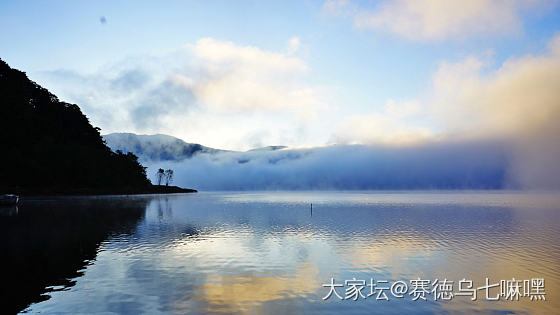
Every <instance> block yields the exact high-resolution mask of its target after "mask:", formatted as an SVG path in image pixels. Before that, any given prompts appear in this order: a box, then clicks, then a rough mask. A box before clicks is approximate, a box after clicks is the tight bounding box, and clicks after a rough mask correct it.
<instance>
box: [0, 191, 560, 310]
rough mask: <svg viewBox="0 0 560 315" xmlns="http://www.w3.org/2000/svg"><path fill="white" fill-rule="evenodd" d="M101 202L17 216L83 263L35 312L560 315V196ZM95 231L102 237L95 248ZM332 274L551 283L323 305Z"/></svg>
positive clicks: (287, 196)
mask: <svg viewBox="0 0 560 315" xmlns="http://www.w3.org/2000/svg"><path fill="white" fill-rule="evenodd" d="M95 200H96V201H97V202H98V206H97V207H96V206H93V205H92V201H91V200H81V201H80V202H82V205H81V206H79V205H76V204H74V205H70V204H68V205H64V204H65V203H66V201H64V202H62V204H60V202H58V201H57V202H55V204H58V205H57V206H53V204H51V201H41V202H38V203H37V204H36V205H35V206H36V209H35V210H34V211H31V210H27V209H28V208H27V206H28V205H27V204H25V205H24V206H25V207H22V209H20V214H19V215H18V216H17V217H18V218H19V217H21V216H23V215H24V214H25V215H26V216H27V217H28V220H25V221H20V222H19V223H18V224H17V225H18V226H19V227H20V228H21V227H30V228H31V229H33V230H37V231H36V232H34V233H35V234H32V235H30V238H28V240H29V241H28V243H29V244H28V246H33V247H35V248H36V249H38V250H40V251H42V252H43V253H45V255H46V254H47V253H53V254H54V256H56V255H59V257H60V259H59V260H65V261H67V263H68V264H69V265H70V263H69V261H74V263H72V264H71V265H72V267H71V268H66V270H73V271H70V272H69V271H66V272H65V273H60V274H58V275H57V276H54V274H53V273H52V272H50V271H49V272H48V273H47V275H48V277H47V276H45V274H43V275H42V279H44V280H43V281H42V282H41V285H42V286H43V287H44V286H54V285H62V286H63V287H64V288H65V291H60V292H50V293H49V294H50V295H52V298H51V299H50V300H47V301H43V302H41V303H36V304H33V305H32V306H31V307H30V308H29V310H30V311H33V312H71V313H76V312H78V313H79V312H88V313H89V312H115V313H137V312H146V313H247V312H249V313H294V312H295V313H301V312H306V313H335V312H337V313H338V312H345V313H362V312H364V313H370V312H371V311H372V310H375V311H376V312H385V313H394V314H396V313H398V314H400V313H403V312H409V311H415V312H416V313H418V312H423V313H440V312H445V311H452V312H463V313H471V312H474V311H483V310H484V311H485V312H489V313H490V312H499V313H502V312H509V313H524V312H526V313H555V312H556V311H557V310H558V306H559V304H558V302H557V301H558V298H560V296H559V295H558V290H559V289H560V288H559V287H558V280H560V274H559V271H558V270H560V269H559V267H560V266H559V265H560V263H559V261H560V259H559V258H560V245H559V244H558V242H557V241H556V240H557V239H558V236H560V220H559V219H560V211H559V210H560V209H558V205H560V203H558V201H560V200H559V199H558V196H557V195H551V194H540V195H521V194H516V193H515V194H514V193H511V194H510V193H477V192H470V193H458V194H450V193H384V194H381V193H336V192H328V193H317V192H313V193H238V194H232V193H224V194H222V193H201V194H197V195H171V196H152V197H145V198H140V199H136V198H132V199H131V198H119V197H113V198H112V199H106V198H98V199H95ZM555 200H556V201H555ZM76 202H77V201H76ZM311 202H312V203H313V216H310V203H311ZM102 204H103V206H101V205H102ZM55 208H56V209H68V211H64V210H62V212H58V211H59V210H56V211H55V210H53V209H55ZM100 208H103V209H112V210H99V209H100ZM49 209H51V210H49ZM69 209H74V210H75V211H70V210H69ZM95 209H98V210H95ZM126 209H128V210H126ZM134 209H136V210H134ZM27 211H29V212H27ZM76 211H77V212H76ZM30 213H35V214H33V215H32V216H34V217H36V218H35V219H38V220H35V219H34V220H31V219H30V216H31V214H30ZM37 213H42V216H39V215H38V214H37ZM49 213H50V214H49ZM96 213H98V214H96ZM103 213H106V214H103ZM118 213H121V214H118ZM126 213H128V214H129V215H125V214H126ZM104 216H105V217H104ZM47 217H49V218H47ZM54 217H58V219H55V218H54ZM62 217H65V218H62ZM10 218H12V217H10ZM2 220H3V219H2ZM2 222H4V221H2ZM6 222H7V221H6ZM15 222H16V221H13V220H12V221H11V223H3V224H4V226H8V227H9V226H11V225H14V224H15ZM55 222H58V223H57V225H54V223H55ZM61 222H62V223H61ZM64 222H66V223H64ZM110 222H112V223H110ZM66 225H68V226H66ZM74 225H76V226H74ZM51 226H65V228H64V229H66V231H67V232H64V233H63V235H60V236H58V237H55V236H48V238H49V237H50V238H51V239H52V241H49V242H47V243H46V244H44V242H42V241H41V242H37V244H35V243H34V242H32V241H31V240H32V239H34V238H40V235H41V233H38V231H43V233H45V234H46V235H49V234H52V235H57V234H58V232H53V229H52V228H50V227H51ZM11 229H12V231H15V230H16V229H17V228H16V227H15V226H13V227H11ZM86 229H87V230H88V231H87V232H86V231H83V230H86ZM25 230H27V228H26V229H25ZM19 233H20V234H21V233H22V232H19ZM9 234H10V233H6V236H7V235H9ZM74 234H75V235H74ZM90 234H92V235H95V236H91V238H90V237H85V236H86V235H90ZM21 237H22V236H21V235H19V238H21ZM84 238H85V239H84ZM68 239H73V240H74V241H70V240H68ZM76 240H81V241H76ZM88 240H92V241H91V242H90V241H88ZM93 240H96V241H95V242H94V241H93ZM57 242H61V243H62V244H69V245H64V246H63V247H61V248H59V249H58V252H57V251H55V250H54V249H53V248H52V246H51V247H49V244H50V243H57ZM75 242H78V243H86V244H91V245H92V246H88V245H86V246H84V247H85V248H91V250H90V251H89V252H87V251H86V252H87V253H88V254H87V255H86V254H78V253H81V252H80V247H79V246H75V245H72V244H74V243H75ZM68 252H72V254H69V253H68ZM72 255H74V256H76V257H75V259H73V258H72ZM50 259H54V258H50ZM93 259H95V260H93ZM59 260H57V259H54V261H56V262H59ZM20 263H21V264H23V265H24V266H25V267H26V269H27V268H30V269H33V268H37V267H33V266H29V265H26V264H27V261H23V260H20ZM37 265H41V264H37ZM20 268H21V267H20ZM35 275H36V276H38V277H39V274H35ZM330 277H335V279H337V280H340V281H343V280H344V279H351V278H353V277H356V278H358V279H366V280H369V278H371V277H373V278H376V279H383V280H390V281H394V280H409V279H415V278H417V277H423V278H427V279H435V278H447V279H451V280H455V281H458V280H460V279H462V278H467V279H472V280H473V281H474V282H475V284H477V285H482V284H483V281H484V278H485V277H490V278H491V279H493V280H496V281H498V280H500V279H511V278H512V277H515V278H516V279H530V278H532V277H543V278H545V280H546V292H547V301H546V302H530V301H523V302H521V301H520V302H503V301H502V302H486V301H481V300H479V301H476V302H472V301H470V300H469V299H468V298H455V299H454V300H452V301H451V302H445V303H443V302H439V301H438V302H434V301H417V302H413V301H411V300H410V299H406V298H405V299H401V300H393V301H389V302H382V301H375V299H368V300H360V301H356V302H354V301H339V300H335V299H331V300H329V301H326V302H325V301H323V300H322V297H323V296H324V295H325V294H326V293H327V291H325V289H324V288H323V287H322V286H321V285H322V284H323V283H327V282H328V281H329V279H330ZM62 278H63V279H70V280H67V281H66V282H64V281H62V282H61V281H60V279H62ZM28 279H29V278H28ZM72 283H73V284H74V285H73V286H69V284H72ZM37 288H39V285H37ZM38 291H40V290H39V289H37V292H38ZM340 293H341V294H343V293H344V292H343V290H342V291H341V292H340Z"/></svg>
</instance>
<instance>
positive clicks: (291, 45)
mask: <svg viewBox="0 0 560 315" xmlns="http://www.w3.org/2000/svg"><path fill="white" fill-rule="evenodd" d="M300 46H301V41H300V39H299V37H297V36H294V37H292V38H290V40H289V41H288V55H293V54H295V53H296V52H297V51H298V50H299V48H300Z"/></svg>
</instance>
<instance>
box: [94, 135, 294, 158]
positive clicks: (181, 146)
mask: <svg viewBox="0 0 560 315" xmlns="http://www.w3.org/2000/svg"><path fill="white" fill-rule="evenodd" d="M103 139H104V140H105V143H106V144H107V145H108V146H109V147H110V148H111V150H113V151H115V152H116V151H117V150H120V151H122V152H124V153H128V152H131V153H134V154H135V155H137V156H138V157H139V158H140V160H141V161H183V160H186V159H190V158H192V157H193V156H195V155H197V154H217V153H227V152H235V153H241V152H239V151H230V150H220V149H214V148H211V147H206V146H203V145H201V144H198V143H188V142H185V141H183V140H181V139H179V138H176V137H173V136H169V135H164V134H155V135H139V134H134V133H110V134H106V135H104V136H103ZM285 148H287V147H286V146H282V145H271V146H266V147H261V148H255V149H251V150H248V151H246V152H266V151H276V150H281V149H285Z"/></svg>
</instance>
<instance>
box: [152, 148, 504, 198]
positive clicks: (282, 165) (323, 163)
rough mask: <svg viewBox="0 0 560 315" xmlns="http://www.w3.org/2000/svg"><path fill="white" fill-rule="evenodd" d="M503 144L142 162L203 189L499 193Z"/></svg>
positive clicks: (180, 182)
mask: <svg viewBox="0 0 560 315" xmlns="http://www.w3.org/2000/svg"><path fill="white" fill-rule="evenodd" d="M509 159H510V155H509V151H508V148H507V146H505V145H504V143H503V142H498V141H495V142H490V141H487V142H484V143H482V142H457V143H451V142H446V143H431V144H423V145H419V146H408V147H388V146H361V145H353V146H352V145H350V146H347V145H343V146H328V147H322V148H312V149H283V150H277V151H249V152H229V153H219V154H214V155H211V154H198V155H195V156H194V157H192V158H191V159H188V160H184V161H181V162H172V161H150V160H144V161H143V163H144V164H145V165H147V166H148V167H149V168H148V174H149V175H150V176H151V177H153V176H152V175H154V174H155V171H156V170H157V169H158V168H160V167H162V168H171V169H174V171H175V182H174V183H175V184H177V185H180V186H185V187H195V188H197V189H201V190H263V189H268V190H274V189H292V190H298V189H460V188H476V189H499V188H505V187H509V186H508V185H509V183H508V182H509V178H508V176H509V174H508V167H507V165H508V160H509Z"/></svg>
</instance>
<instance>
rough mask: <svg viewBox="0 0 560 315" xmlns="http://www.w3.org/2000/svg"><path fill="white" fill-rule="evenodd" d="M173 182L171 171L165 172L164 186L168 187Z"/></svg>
mask: <svg viewBox="0 0 560 315" xmlns="http://www.w3.org/2000/svg"><path fill="white" fill-rule="evenodd" d="M172 182H173V170H171V169H169V170H165V186H169V184H171V183H172Z"/></svg>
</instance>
